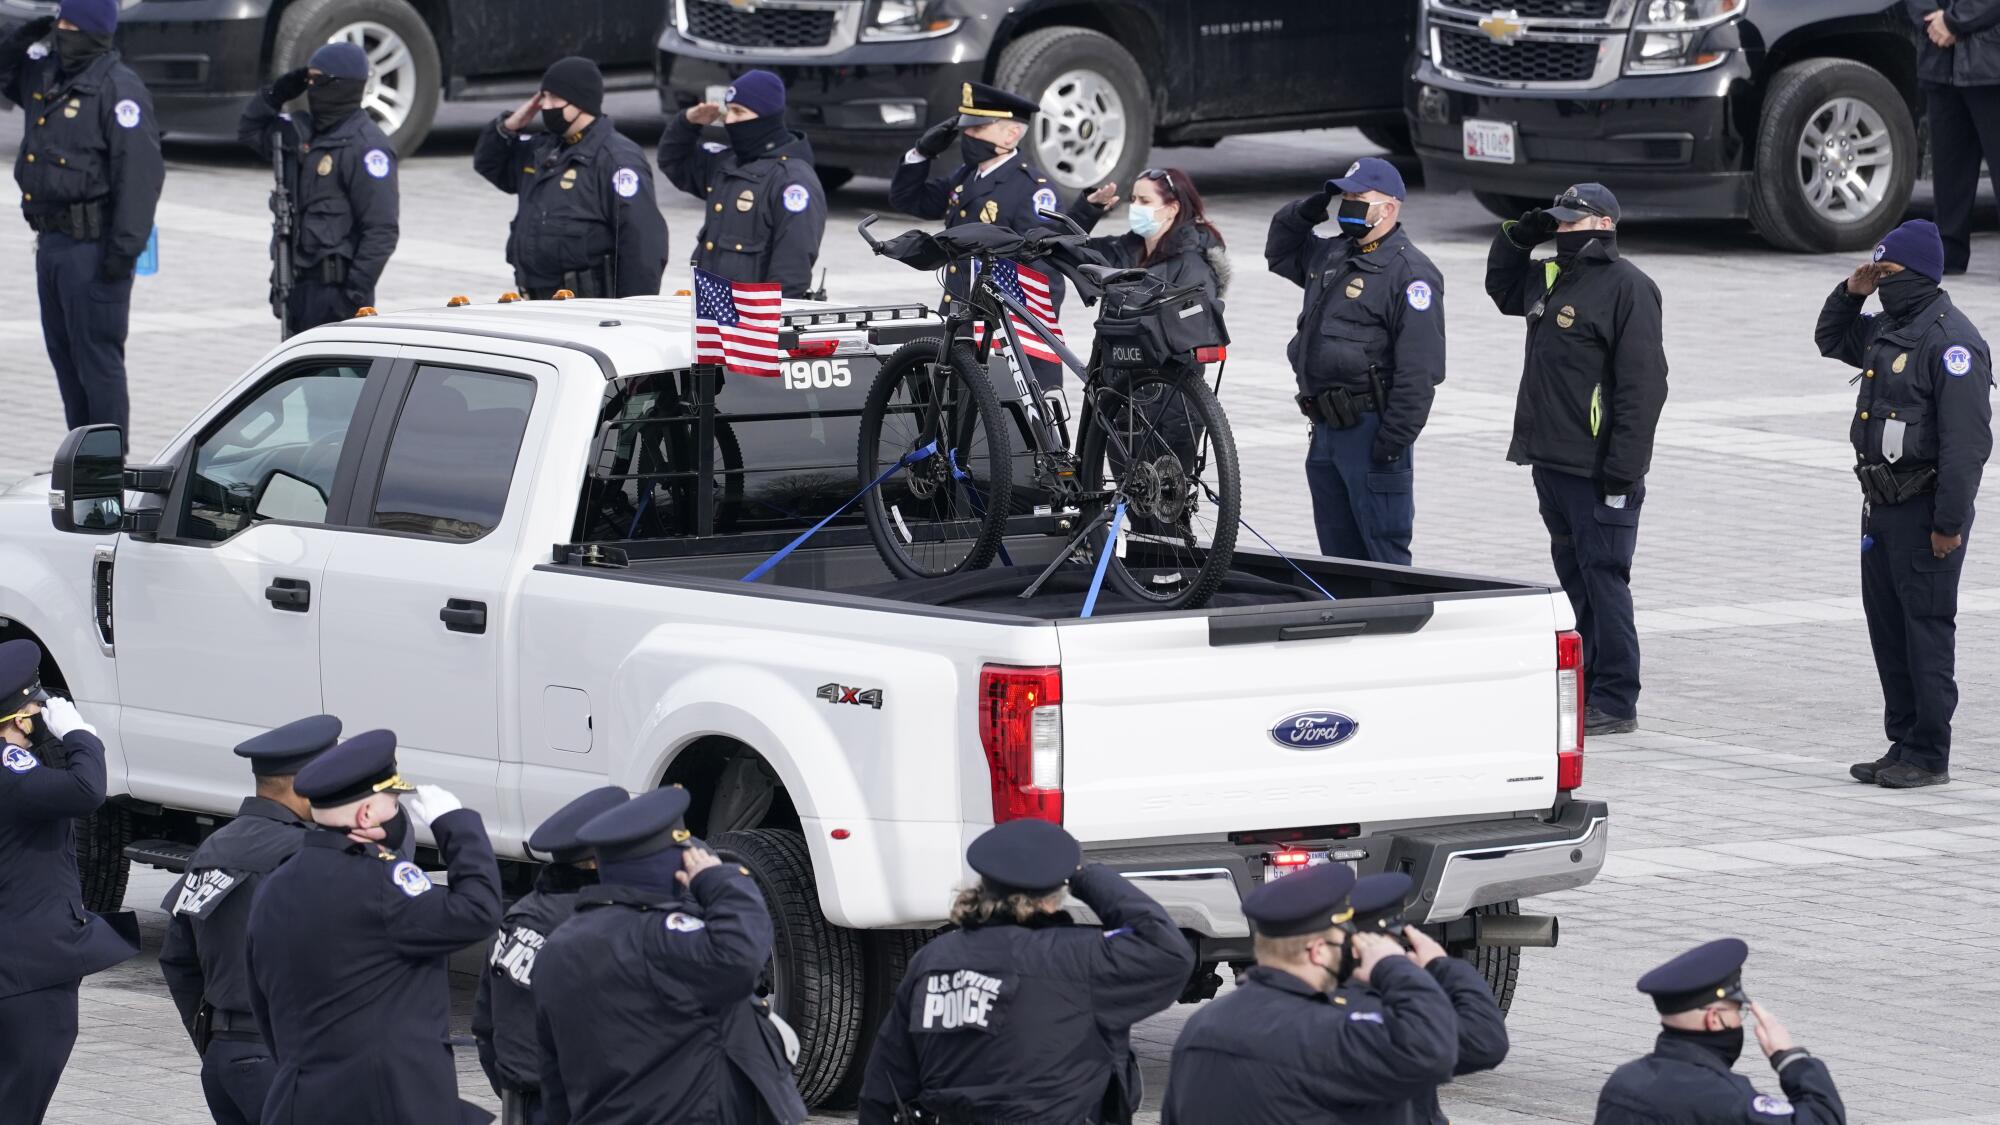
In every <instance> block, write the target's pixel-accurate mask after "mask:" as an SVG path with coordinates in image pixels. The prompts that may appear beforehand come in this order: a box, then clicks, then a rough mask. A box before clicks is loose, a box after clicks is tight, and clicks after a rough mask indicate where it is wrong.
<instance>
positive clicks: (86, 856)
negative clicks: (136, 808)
mask: <svg viewBox="0 0 2000 1125" xmlns="http://www.w3.org/2000/svg"><path fill="white" fill-rule="evenodd" d="M131 842H132V814H131V813H129V812H126V811H125V810H124V809H122V808H120V807H118V806H117V805H111V804H107V805H104V806H102V807H100V808H99V809H98V810H97V811H96V812H95V813H93V814H91V815H90V816H88V817H85V818H83V819H81V820H78V821H77V822H76V869H77V874H78V875H79V876H81V877H82V881H83V907H84V909H85V910H88V911H90V912H91V913H93V914H116V913H117V912H119V911H120V910H123V909H125V884H126V882H127V880H129V879H130V878H131V877H132V861H131V860H129V859H126V858H125V845H127V844H129V843H131Z"/></svg>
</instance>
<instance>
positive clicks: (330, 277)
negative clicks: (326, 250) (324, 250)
mask: <svg viewBox="0 0 2000 1125" xmlns="http://www.w3.org/2000/svg"><path fill="white" fill-rule="evenodd" d="M299 280H300V281H317V282H320V283H321V284H323V285H339V284H340V283H341V282H343V281H346V280H347V259H346V258H340V257H336V256H334V255H332V254H329V255H327V256H326V257H324V258H321V259H320V260H319V261H317V262H314V263H313V264H312V265H309V266H305V267H303V268H301V269H300V270H299Z"/></svg>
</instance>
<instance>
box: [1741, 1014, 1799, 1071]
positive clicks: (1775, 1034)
mask: <svg viewBox="0 0 2000 1125" xmlns="http://www.w3.org/2000/svg"><path fill="white" fill-rule="evenodd" d="M1750 1014H1751V1015H1754V1016H1756V1017H1757V1045H1758V1046H1759V1047H1762V1048H1763V1049H1764V1057H1765V1058H1767V1059H1768V1058H1770V1057H1771V1056H1772V1055H1775V1054H1777V1053H1778V1052H1779V1051H1789V1050H1791V1049H1792V1048H1793V1047H1796V1046H1798V1044H1796V1043H1794V1042H1792V1033H1791V1032H1790V1031H1789V1030H1787V1029H1786V1028H1785V1025H1784V1024H1782V1023H1779V1022H1778V1017H1776V1016H1774V1015H1772V1014H1771V1013H1769V1012H1767V1011H1765V1010H1764V1005H1762V1004H1759V1003H1756V1002H1755V1001H1752V1002H1751V1004H1750Z"/></svg>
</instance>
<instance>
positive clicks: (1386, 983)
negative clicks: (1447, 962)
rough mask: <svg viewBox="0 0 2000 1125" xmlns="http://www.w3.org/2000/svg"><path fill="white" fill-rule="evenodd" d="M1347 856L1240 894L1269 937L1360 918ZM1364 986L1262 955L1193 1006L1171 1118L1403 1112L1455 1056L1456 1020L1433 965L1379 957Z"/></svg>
mask: <svg viewBox="0 0 2000 1125" xmlns="http://www.w3.org/2000/svg"><path fill="white" fill-rule="evenodd" d="M1353 886H1354V873H1353V872H1351V871H1349V870H1348V869H1347V867H1346V866H1345V865H1343V864H1323V865H1320V866H1317V867H1309V868H1307V869H1306V870H1304V871H1301V872H1299V873H1298V874H1296V875H1287V876H1286V877H1284V878H1283V879H1279V880H1277V881H1276V882H1272V883H1266V884H1264V885H1263V886H1261V887H1258V888H1257V889H1256V890H1254V891H1252V892H1250V894H1248V895H1246V896H1245V897H1244V899H1243V913H1244V915H1245V916H1246V917H1248V918H1249V919H1250V922H1251V924H1252V925H1253V926H1254V927H1255V928H1256V932H1257V933H1258V934H1259V935H1261V936H1264V937H1270V938H1278V937H1302V936H1306V935H1309V934H1319V933H1326V932H1329V931H1335V930H1341V931H1346V932H1348V933H1351V932H1352V930H1353V926H1352V919H1353V907H1352V906H1351V905H1350V904H1349V902H1348V894H1349V892H1350V890H1351V889H1352V888H1353ZM1369 978H1370V979H1369V983H1368V986H1367V987H1366V988H1348V989H1340V990H1337V991H1325V990H1322V989H1317V988H1314V987H1313V986H1312V985H1310V984H1308V983H1306V982H1305V981H1303V980H1301V979H1299V978H1298V977H1297V976H1295V975H1293V974H1292V973H1289V972H1286V971H1285V970H1283V969H1280V968H1276V967H1273V966H1269V965H1257V966H1255V967H1253V968H1251V969H1250V971H1249V972H1248V973H1246V974H1245V975H1244V976H1243V977H1242V978H1240V980H1239V982H1238V984H1237V986H1236V988H1235V990H1234V991H1232V992H1230V993H1229V994H1228V995H1226V996H1222V997H1219V998H1218V999H1215V1000H1211V1001H1209V1002H1208V1003H1207V1004H1205V1005H1203V1006H1202V1007H1201V1009H1200V1010H1198V1011H1196V1012H1195V1014H1194V1015H1193V1016H1191V1017H1189V1019H1188V1021H1187V1026H1186V1027H1184V1028H1182V1029H1181V1035H1180V1039H1179V1041H1178V1042H1176V1043H1175V1044H1174V1057H1173V1067H1172V1070H1171V1071H1170V1072H1169V1073H1170V1077H1169V1079H1168V1083H1167V1099H1166V1104H1165V1105H1164V1106H1163V1107H1162V1113H1161V1117H1160V1120H1161V1122H1162V1125H1239V1123H1240V1125H1293V1123H1295V1122H1300V1121H1321V1122H1340V1123H1343V1125H1345V1123H1349V1122H1370V1123H1374V1122H1381V1123H1385V1125H1387V1123H1402V1122H1408V1121H1411V1120H1414V1119H1415V1115H1416V1113H1417V1112H1418V1107H1421V1106H1423V1105H1425V1104H1426V1102H1425V1099H1427V1098H1429V1097H1430V1096H1432V1094H1433V1092H1434V1091H1435V1090H1436V1088H1437V1087H1438V1085H1440V1084H1441V1083H1444V1082H1446V1081H1449V1080H1450V1078H1451V1075H1452V1071H1453V1068H1454V1067H1455V1066H1456V1065H1457V1061H1458V1020H1457V1017H1456V1016H1454V1015H1453V1012H1452V1003H1451V1000H1450V999H1449V998H1448V997H1446V995H1445V993H1444V990H1443V989H1441V988H1439V987H1438V983H1437V981H1436V980H1435V979H1433V978H1432V977H1431V975H1430V974H1429V973H1426V972H1425V971H1424V970H1422V969H1420V968H1418V967H1417V965H1416V963H1415V962H1413V961H1411V960H1410V959H1408V958H1406V957H1389V958H1385V959H1383V960H1382V961H1380V962H1378V963H1377V964H1376V966H1375V968H1374V970H1373V971H1372V972H1371V973H1370V974H1369Z"/></svg>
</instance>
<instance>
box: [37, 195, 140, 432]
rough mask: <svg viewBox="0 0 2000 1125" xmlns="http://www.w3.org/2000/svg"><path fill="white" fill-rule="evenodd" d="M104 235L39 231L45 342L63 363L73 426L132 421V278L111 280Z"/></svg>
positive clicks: (61, 375) (56, 362)
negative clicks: (128, 333)
mask: <svg viewBox="0 0 2000 1125" xmlns="http://www.w3.org/2000/svg"><path fill="white" fill-rule="evenodd" d="M103 262H104V244H103V243H102V242H83V241H79V240H77V239H74V238H71V237H70V236H69V235H66V234H62V233H60V232H56V231H47V232H44V233H43V234H41V235H39V236H37V237H36V239H35V288H36V290H37V292H38V293H39V294H40V296H41V304H42V343H43V345H44V346H45V347H47V348H48V352H49V363H50V365H51V366H53V367H54V368H55V369H56V386H57V387H58V388H60V389H61V391H62V400H63V417H64V420H65V422H66V423H67V424H68V426H69V427H70V428H71V429H75V428H76V427H78V426H91V425H96V424H98V423H101V422H110V423H113V424H115V425H118V426H127V427H128V428H127V432H128V433H129V432H130V429H129V426H128V422H129V419H128V418H127V414H128V407H127V400H126V397H125V330H126V327H127V324H128V322H129V321H130V320H131V316H132V279H131V278H129V277H128V278H126V279H125V280H123V281H106V280H104V278H103V277H101V276H100V275H99V270H100V269H101V268H102V265H103Z"/></svg>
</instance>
